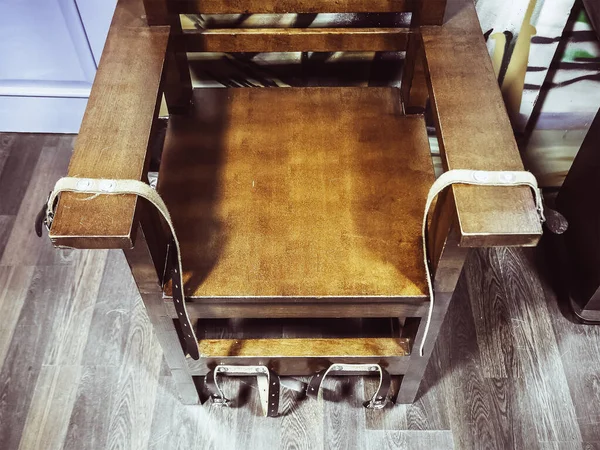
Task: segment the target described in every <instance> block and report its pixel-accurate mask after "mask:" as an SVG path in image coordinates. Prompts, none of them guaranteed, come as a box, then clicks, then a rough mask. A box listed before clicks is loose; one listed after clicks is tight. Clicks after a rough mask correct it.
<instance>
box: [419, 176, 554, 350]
mask: <svg viewBox="0 0 600 450" xmlns="http://www.w3.org/2000/svg"><path fill="white" fill-rule="evenodd" d="M453 184H472V185H480V186H529V187H530V188H531V190H532V191H533V195H534V197H535V205H536V208H537V212H538V215H539V216H540V221H541V222H542V223H544V222H545V221H546V218H545V216H544V205H543V202H542V194H541V192H540V190H539V188H538V184H537V180H536V179H535V177H534V176H533V174H532V173H530V172H525V171H502V172H498V171H485V170H463V169H454V170H449V171H447V172H444V173H443V174H442V175H440V177H439V178H438V179H437V180H435V182H434V183H433V185H432V186H431V188H430V189H429V194H428V195H427V202H426V203H425V212H424V213H423V225H422V237H423V258H424V262H425V272H426V274H427V288H428V289H429V311H428V313H427V323H426V324H425V332H424V333H423V340H422V341H421V346H420V347H419V355H420V356H423V354H424V349H425V342H426V340H427V334H428V333H429V326H430V325H431V317H432V315H433V302H434V291H433V281H432V278H431V269H430V267H429V258H428V252H427V216H428V214H429V208H430V207H431V204H432V203H433V200H434V199H435V198H436V197H437V196H438V194H439V193H440V192H442V191H443V190H444V189H446V188H447V187H449V186H451V185H453Z"/></svg>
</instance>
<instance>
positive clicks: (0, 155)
mask: <svg viewBox="0 0 600 450" xmlns="http://www.w3.org/2000/svg"><path fill="white" fill-rule="evenodd" d="M19 137H20V135H19V134H17V133H0V177H1V176H2V171H3V170H4V166H5V165H6V161H7V160H8V155H10V151H11V149H12V147H13V145H14V143H15V141H16V140H17V139H19Z"/></svg>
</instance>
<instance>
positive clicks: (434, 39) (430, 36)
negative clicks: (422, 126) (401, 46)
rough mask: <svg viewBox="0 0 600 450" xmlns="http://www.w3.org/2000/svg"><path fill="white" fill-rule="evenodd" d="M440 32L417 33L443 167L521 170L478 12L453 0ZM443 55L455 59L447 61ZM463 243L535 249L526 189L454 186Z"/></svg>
mask: <svg viewBox="0 0 600 450" xmlns="http://www.w3.org/2000/svg"><path fill="white" fill-rule="evenodd" d="M449 5H450V6H449V8H450V7H451V8H452V14H453V16H452V17H451V19H449V20H448V21H446V22H445V23H444V26H443V27H422V28H421V33H422V37H423V45H424V49H425V57H426V73H427V75H428V78H429V96H430V98H431V102H432V109H433V116H434V121H435V123H436V131H437V135H438V140H439V141H440V150H441V153H442V156H443V158H444V166H445V168H446V169H473V170H523V164H522V162H521V158H520V156H519V150H518V148H517V144H516V142H515V139H514V137H513V131H512V128H511V126H510V122H509V120H508V116H507V114H506V109H505V107H504V103H503V100H502V96H501V95H500V91H499V89H498V82H497V80H496V77H495V74H494V71H493V68H492V64H491V61H490V59H489V56H488V52H487V48H486V46H485V41H484V39H483V36H482V33H481V28H480V25H479V21H478V19H477V14H476V12H475V7H474V5H473V3H472V2H471V0H451V1H450V2H449ZM447 55H452V58H448V57H447ZM452 191H453V194H454V201H455V204H456V209H457V213H458V220H459V224H460V229H461V234H462V238H461V245H463V246H494V245H535V244H536V243H537V241H538V240H539V238H540V236H541V233H542V229H541V225H540V221H539V218H538V216H537V212H536V209H535V206H534V202H533V196H532V193H531V191H530V189H529V188H528V187H482V186H454V187H453V188H452Z"/></svg>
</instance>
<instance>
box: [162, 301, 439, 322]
mask: <svg viewBox="0 0 600 450" xmlns="http://www.w3.org/2000/svg"><path fill="white" fill-rule="evenodd" d="M428 305H429V302H424V301H422V300H421V301H420V302H419V304H401V303H398V304H397V303H374V302H372V301H370V302H369V305H368V307H365V306H364V305H363V304H356V303H354V304H353V303H343V302H340V303H326V302H323V301H322V300H319V301H317V302H315V301H313V302H306V301H305V302H301V301H298V302H297V301H290V302H287V303H284V302H282V301H281V302H278V303H276V302H273V303H258V302H257V303H248V302H236V303H226V302H223V301H222V300H218V301H214V302H208V301H206V300H204V299H203V300H202V301H200V302H188V304H187V310H188V313H189V315H190V317H191V318H202V319H223V318H229V317H248V318H256V317H273V318H287V317H300V318H301V317H311V316H313V315H314V314H315V312H316V311H318V315H319V317H331V318H335V317H361V318H364V317H387V316H393V317H423V316H425V315H426V314H427V311H428ZM165 307H166V308H167V311H168V312H169V314H170V316H171V317H172V318H173V319H175V318H177V317H178V316H177V312H176V311H175V307H174V306H173V302H172V301H169V302H165Z"/></svg>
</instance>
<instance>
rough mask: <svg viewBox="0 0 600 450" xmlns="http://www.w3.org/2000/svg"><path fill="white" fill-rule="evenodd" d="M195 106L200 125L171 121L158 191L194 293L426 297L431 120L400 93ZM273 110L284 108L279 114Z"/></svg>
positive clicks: (287, 92) (310, 92)
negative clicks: (413, 111)
mask: <svg viewBox="0 0 600 450" xmlns="http://www.w3.org/2000/svg"><path fill="white" fill-rule="evenodd" d="M194 95H195V99H194V105H196V106H195V109H196V111H195V113H194V115H190V116H189V117H174V118H172V119H171V123H170V124H169V130H168V131H167V137H166V141H165V147H164V151H163V161H162V165H161V171H160V175H159V185H158V190H159V192H160V194H161V196H162V197H163V199H164V200H165V203H166V204H167V206H168V208H169V210H170V212H171V216H172V218H173V223H174V225H175V228H176V229H177V230H179V232H178V238H179V241H180V244H181V248H182V259H183V267H184V271H185V274H184V282H185V289H186V293H187V295H188V296H191V297H227V296H240V297H243V298H240V299H238V300H239V301H246V300H247V298H250V297H264V296H267V297H279V296H300V297H325V296H340V297H344V296H371V297H374V296H383V297H387V296H391V297H402V296H405V297H415V296H426V295H427V291H426V284H425V277H424V265H423V258H422V249H421V247H422V244H421V224H420V222H421V220H422V211H423V207H424V204H425V198H426V195H427V191H428V189H429V186H430V185H431V183H432V181H433V173H432V164H431V158H430V156H429V154H428V148H429V147H428V142H427V136H426V133H425V127H424V123H423V120H422V118H421V117H408V116H403V115H402V113H401V111H400V99H399V93H398V91H397V90H395V89H388V88H383V89H380V88H304V89H294V88H286V89H277V90H275V89H229V90H225V89H199V90H196V91H195V93H194ZM275 103H279V104H285V105H287V106H286V108H281V109H279V110H278V112H277V114H275V115H274V114H273V109H272V105H273V104H275ZM274 129H279V130H281V132H280V133H273V130H274ZM284 130H285V131H284ZM333 135H335V136H337V137H336V138H333V137H332V136H333ZM183 186H185V189H186V192H187V194H186V195H185V196H181V195H180V192H181V189H182V188H183ZM407 192H410V196H408V195H406V193H407ZM400 218H402V219H400ZM167 292H169V288H167ZM375 300H376V299H375ZM398 300H399V301H400V300H401V299H400V298H399V299H398Z"/></svg>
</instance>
